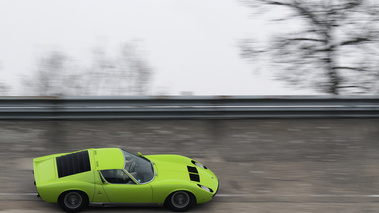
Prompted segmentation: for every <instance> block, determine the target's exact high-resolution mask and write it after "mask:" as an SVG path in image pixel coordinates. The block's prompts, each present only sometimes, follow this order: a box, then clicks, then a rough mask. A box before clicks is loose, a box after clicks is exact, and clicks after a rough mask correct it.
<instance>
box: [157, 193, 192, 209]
mask: <svg viewBox="0 0 379 213" xmlns="http://www.w3.org/2000/svg"><path fill="white" fill-rule="evenodd" d="M186 195H188V198H189V200H188V203H187V202H186V201H184V204H183V205H181V204H180V203H179V204H175V203H174V201H173V200H175V199H173V197H174V196H181V197H183V198H184V199H186V198H187V197H186ZM195 204H196V197H195V195H194V194H193V193H191V192H189V191H186V190H179V191H175V192H172V193H171V194H169V195H168V196H167V197H166V199H165V202H164V205H165V207H167V208H169V209H171V210H172V211H176V212H184V211H187V210H188V209H190V208H191V207H192V206H194V205H195Z"/></svg>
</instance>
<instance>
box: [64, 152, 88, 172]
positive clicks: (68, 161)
mask: <svg viewBox="0 0 379 213" xmlns="http://www.w3.org/2000/svg"><path fill="white" fill-rule="evenodd" d="M57 168H58V177H59V178H61V177H65V176H69V175H73V174H78V173H82V172H87V171H91V165H90V161H89V155H88V151H83V152H76V153H72V154H68V155H63V156H61V157H57Z"/></svg>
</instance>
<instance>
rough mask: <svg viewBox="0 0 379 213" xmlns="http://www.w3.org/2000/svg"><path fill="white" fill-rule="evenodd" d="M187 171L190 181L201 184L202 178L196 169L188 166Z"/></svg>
mask: <svg viewBox="0 0 379 213" xmlns="http://www.w3.org/2000/svg"><path fill="white" fill-rule="evenodd" d="M187 169H188V172H189V176H190V180H192V181H196V182H200V176H199V173H198V171H197V169H196V167H193V166H187Z"/></svg>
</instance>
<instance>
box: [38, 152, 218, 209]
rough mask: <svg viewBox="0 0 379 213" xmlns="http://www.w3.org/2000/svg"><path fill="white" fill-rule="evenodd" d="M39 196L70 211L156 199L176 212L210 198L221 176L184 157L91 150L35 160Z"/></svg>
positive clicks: (156, 201) (150, 201)
mask: <svg viewBox="0 0 379 213" xmlns="http://www.w3.org/2000/svg"><path fill="white" fill-rule="evenodd" d="M33 172H34V179H35V184H36V187H37V190H38V195H39V196H40V197H41V198H42V199H43V200H45V201H47V202H51V203H58V204H59V205H60V206H61V207H62V208H63V209H64V210H66V211H68V212H78V211H80V210H82V209H84V208H85V207H86V206H88V204H89V203H92V204H120V203H141V204H143V203H155V204H158V205H162V204H164V205H165V206H166V207H168V208H169V209H171V210H174V211H186V210H187V209H189V208H190V207H191V206H192V205H193V204H196V203H198V204H199V203H205V202H208V201H210V200H211V199H212V198H213V197H214V196H215V194H216V192H217V190H218V186H219V183H218V179H217V177H216V176H215V175H214V174H213V172H212V171H210V170H209V169H208V168H207V167H205V166H204V165H202V164H200V163H199V162H197V161H195V160H192V159H190V158H187V157H184V156H180V155H146V156H143V155H142V154H141V153H138V155H134V154H132V153H129V152H126V151H124V150H122V149H119V148H102V149H86V150H81V151H78V152H73V153H62V154H55V155H48V156H44V157H39V158H35V159H34V160H33Z"/></svg>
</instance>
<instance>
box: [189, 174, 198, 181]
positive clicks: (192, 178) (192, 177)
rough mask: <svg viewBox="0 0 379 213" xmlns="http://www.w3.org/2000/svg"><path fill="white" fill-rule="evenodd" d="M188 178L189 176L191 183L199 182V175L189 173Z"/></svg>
mask: <svg viewBox="0 0 379 213" xmlns="http://www.w3.org/2000/svg"><path fill="white" fill-rule="evenodd" d="M189 176H190V179H191V180H192V181H196V182H200V176H199V175H196V174H191V173H190V174H189Z"/></svg>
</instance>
